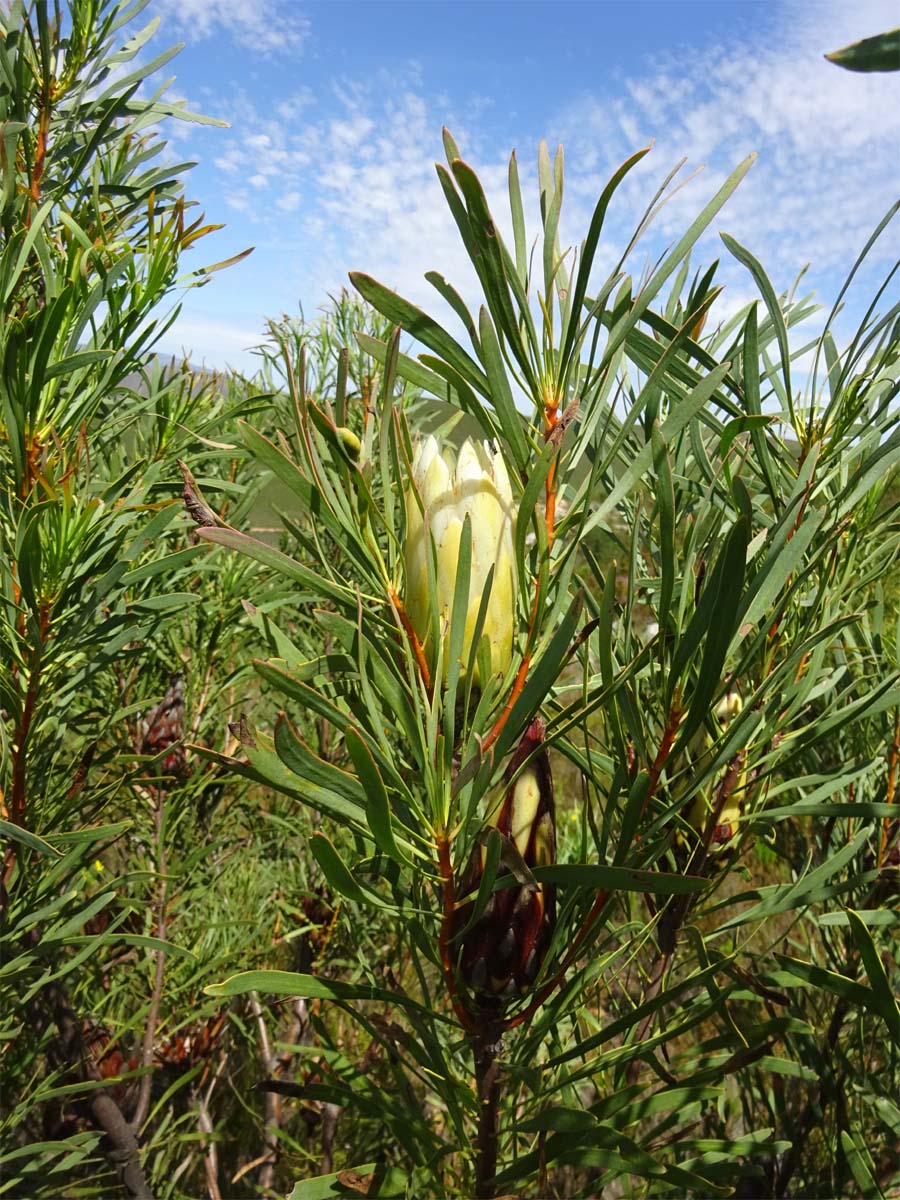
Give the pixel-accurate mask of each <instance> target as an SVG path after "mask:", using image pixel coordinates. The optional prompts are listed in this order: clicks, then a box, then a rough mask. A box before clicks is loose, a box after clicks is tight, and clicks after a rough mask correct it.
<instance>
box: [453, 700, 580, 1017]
mask: <svg viewBox="0 0 900 1200" xmlns="http://www.w3.org/2000/svg"><path fill="white" fill-rule="evenodd" d="M544 735H545V726H544V722H543V720H542V719H541V718H540V717H536V718H535V719H534V720H533V721H532V722H531V725H530V726H529V727H528V729H527V730H526V732H525V735H524V737H523V738H522V740H521V741H520V743H519V745H518V747H517V749H516V751H515V753H514V754H513V756H512V758H511V759H510V762H509V766H508V767H507V769H506V772H505V775H504V780H503V783H504V788H505V791H504V795H503V799H502V801H501V803H500V805H499V807H498V808H496V809H495V810H494V812H493V813H491V815H490V816H489V817H488V820H487V826H488V828H490V827H493V828H495V829H496V830H497V831H498V833H499V834H500V836H501V838H502V847H503V849H502V850H501V861H504V860H505V861H506V863H507V864H509V865H511V866H512V867H513V869H514V872H515V873H516V874H517V875H519V876H520V877H521V875H523V874H524V872H522V871H521V864H524V866H525V867H526V868H527V869H528V871H529V872H530V871H531V870H533V869H534V868H535V867H544V866H549V865H550V864H551V863H553V862H555V860H556V823H555V822H556V813H555V805H554V800H553V777H552V774H551V771H550V759H549V756H548V754H547V751H546V749H545V748H544ZM523 764H524V765H523ZM483 842H484V839H483V838H480V839H479V843H478V844H476V846H475V849H474V851H473V853H472V857H471V859H470V860H469V864H468V866H467V868H466V871H465V874H464V876H463V879H462V884H461V888H460V894H461V895H468V894H474V893H475V892H477V890H478V886H479V884H480V882H481V878H482V874H483V871H484V865H485V849H484V844H483ZM510 860H512V862H511V861H510ZM519 860H520V861H519ZM517 866H518V867H519V870H518V871H516V867H517ZM474 903H475V902H474V900H470V901H469V902H468V903H466V904H464V905H462V906H461V907H460V908H459V910H458V912H457V917H456V927H455V936H456V938H457V939H458V951H457V953H458V960H457V961H458V966H459V974H460V977H461V979H462V981H463V983H464V984H465V985H466V988H467V989H468V991H469V993H470V994H471V996H472V998H473V999H474V1000H475V1003H476V1006H477V1007H479V1008H481V1009H487V1010H489V1011H494V1012H496V1011H498V1010H499V1009H500V1008H501V1007H502V1006H503V1005H504V1003H505V1002H506V1001H508V1000H509V999H511V998H512V997H514V996H516V995H519V994H521V993H523V992H527V991H528V990H529V989H530V988H531V986H532V985H533V983H534V981H535V979H536V978H537V975H538V972H539V971H540V969H541V965H542V964H543V961H544V957H545V955H546V953H547V948H548V946H549V945H550V940H551V938H552V936H553V929H554V926H555V923H556V894H555V889H554V887H553V885H552V884H540V883H534V882H523V883H519V884H517V885H515V886H513V887H507V888H501V889H499V890H498V891H496V892H494V894H493V895H492V896H491V898H490V899H489V900H488V902H487V905H486V906H485V909H484V911H483V912H482V914H481V916H480V917H479V918H478V919H477V920H476V921H475V922H474V923H473V924H471V926H470V927H469V928H467V926H469V924H470V921H471V918H472V914H473V911H474V907H473V906H474Z"/></svg>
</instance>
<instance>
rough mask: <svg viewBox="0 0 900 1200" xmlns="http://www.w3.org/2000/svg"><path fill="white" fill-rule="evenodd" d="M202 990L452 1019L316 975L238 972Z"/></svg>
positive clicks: (393, 995) (403, 998)
mask: <svg viewBox="0 0 900 1200" xmlns="http://www.w3.org/2000/svg"><path fill="white" fill-rule="evenodd" d="M203 990H204V992H205V993H206V994H207V995H208V996H218V997H223V998H224V997H231V996H246V995H247V993H248V992H261V993H262V994H263V995H268V996H302V997H303V998H304V999H307V1000H338V1001H341V1002H342V1003H347V1002H349V1001H354V1000H374V1001H377V1002H378V1003H380V1004H387V1005H392V1004H399V1005H400V1006H401V1007H403V1008H409V1009H412V1010H414V1011H415V1012H417V1013H419V1014H421V1015H422V1016H425V1017H427V1018H428V1019H429V1021H434V1020H438V1021H445V1022H447V1023H448V1024H452V1023H453V1018H452V1017H447V1016H444V1015H442V1014H441V1013H439V1012H435V1011H433V1010H432V1009H430V1008H426V1007H425V1006H424V1005H421V1004H417V1003H416V1002H415V1001H414V1000H411V999H410V998H409V997H408V996H407V995H405V993H403V992H401V991H393V990H387V989H385V988H378V987H372V986H370V985H368V984H364V983H344V982H343V981H341V980H339V979H322V978H321V977H320V976H318V975H302V974H299V973H298V972H296V971H242V972H241V973H240V974H238V975H232V976H231V978H230V979H226V980H225V981H224V982H223V983H211V984H209V985H208V986H207V987H205V988H204V989H203Z"/></svg>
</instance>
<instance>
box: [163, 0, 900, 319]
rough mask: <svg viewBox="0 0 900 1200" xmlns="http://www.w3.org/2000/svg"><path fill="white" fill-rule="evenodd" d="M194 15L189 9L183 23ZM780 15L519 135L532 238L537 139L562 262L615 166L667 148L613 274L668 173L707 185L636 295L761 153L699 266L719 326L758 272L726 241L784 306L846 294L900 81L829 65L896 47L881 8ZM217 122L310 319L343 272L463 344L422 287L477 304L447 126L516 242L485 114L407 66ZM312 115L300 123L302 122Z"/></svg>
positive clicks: (895, 128)
mask: <svg viewBox="0 0 900 1200" xmlns="http://www.w3.org/2000/svg"><path fill="white" fill-rule="evenodd" d="M167 2H168V0H167ZM173 2H174V0H173ZM273 2H274V0H266V5H264V7H267V8H269V9H271V6H272V3H273ZM196 3H199V0H188V5H187V7H188V8H190V6H191V5H192V4H196ZM242 3H243V0H242ZM181 7H182V9H183V8H184V6H183V5H182V6H181ZM213 7H216V5H214V6H213ZM779 11H780V12H781V15H780V17H779V19H778V21H777V22H776V28H775V29H774V30H772V29H770V30H769V31H768V33H767V35H766V38H765V40H763V39H759V40H758V41H750V40H747V39H744V40H735V41H732V42H729V43H728V44H720V43H711V44H710V43H707V44H705V45H703V46H702V47H700V48H697V49H694V50H688V51H686V52H681V51H680V52H679V54H678V56H677V57H676V56H675V55H674V53H672V54H668V55H662V56H657V57H656V58H653V59H648V60H647V61H646V63H645V66H644V69H643V71H642V72H639V73H637V74H635V73H633V74H632V76H631V77H630V78H629V79H625V78H622V79H618V80H615V79H605V80H604V81H603V82H602V83H601V84H600V85H597V86H595V85H594V84H593V83H592V84H591V85H589V86H586V87H585V90H584V91H583V92H582V93H581V94H580V95H579V96H578V97H577V99H574V100H572V101H570V102H569V103H568V104H567V105H566V106H565V107H563V108H560V109H559V110H558V111H556V112H551V113H549V114H547V116H546V119H545V121H544V126H543V128H541V129H533V128H523V129H520V130H518V131H517V132H518V134H519V136H518V138H517V139H516V140H517V141H518V144H519V146H521V147H526V153H525V154H522V155H519V171H520V176H521V180H522V187H523V192H524V194H525V197H526V217H527V220H528V225H529V239H531V238H533V236H534V234H535V232H536V231H537V228H538V226H539V218H538V213H537V203H536V192H537V186H536V176H537V172H536V169H535V165H534V160H535V158H536V154H535V153H534V151H533V150H532V147H534V148H535V149H536V145H537V142H538V140H539V138H540V137H541V136H542V135H544V136H547V137H548V140H550V141H551V151H552V149H553V148H554V147H555V144H556V142H557V141H562V142H564V143H565V146H566V202H565V206H564V213H563V222H562V228H561V237H562V240H563V242H564V244H565V243H567V242H573V243H576V244H577V243H578V242H579V241H580V240H581V238H583V236H584V234H585V231H586V229H587V225H588V222H589V220H590V215H591V212H592V210H593V207H594V204H595V203H596V200H597V197H598V196H599V194H600V192H601V190H602V188H603V187H604V186H605V184H606V182H607V180H608V179H609V177H610V175H611V174H612V172H613V171H614V170H615V168H616V167H617V166H618V165H619V163H620V162H621V161H622V160H623V159H624V158H625V157H626V156H627V155H628V154H630V153H631V152H633V151H634V150H635V149H637V148H638V147H640V146H642V145H646V144H647V143H648V142H649V141H650V140H651V139H652V138H654V137H655V139H656V142H655V145H654V148H653V150H652V152H651V153H650V154H649V155H648V156H647V157H646V158H645V159H644V161H643V162H642V163H641V164H640V166H639V167H637V168H636V169H635V170H634V171H633V172H632V173H631V174H630V175H629V176H628V177H627V179H626V180H625V182H624V184H623V185H622V187H621V188H620V189H619V192H618V193H617V195H616V197H615V199H614V201H613V204H612V206H611V208H610V212H609V215H608V219H607V223H606V226H605V228H604V235H603V239H602V241H601V245H600V249H599V252H598V256H597V263H598V269H602V270H603V271H604V272H605V271H608V270H609V269H610V268H611V267H612V266H613V265H614V263H615V262H616V261H617V258H618V255H619V253H621V249H622V248H623V247H624V245H625V244H626V243H627V241H628V238H629V237H630V235H631V232H632V231H633V229H634V227H635V225H636V224H637V222H638V221H639V219H640V217H641V215H642V213H643V211H644V209H645V207H646V205H647V203H648V202H649V201H650V199H651V198H652V196H653V193H654V191H655V190H656V187H657V186H658V184H659V183H660V182H661V180H662V179H663V178H664V177H665V175H666V174H668V172H669V171H670V170H671V168H672V167H673V166H674V165H675V163H676V162H677V161H678V160H679V159H680V158H682V157H687V159H688V164H687V168H686V172H692V171H694V170H696V169H697V168H699V167H701V166H703V167H704V169H703V170H702V171H701V173H700V175H699V178H697V179H696V180H694V181H693V182H691V183H690V184H689V185H688V186H687V187H685V188H684V189H683V190H681V191H678V192H676V193H675V194H674V195H673V196H672V197H671V199H670V200H669V202H668V203H667V204H666V205H665V206H664V207H663V208H662V209H661V211H660V212H659V215H658V218H657V220H656V221H655V223H654V226H653V231H652V233H651V234H650V235H649V236H647V237H646V238H645V239H643V240H642V242H641V243H640V244H639V246H638V249H637V251H636V252H635V254H634V255H633V257H632V259H631V261H630V263H629V267H630V269H631V270H632V272H633V273H634V274H635V276H638V277H639V276H640V274H641V272H642V270H643V269H644V267H645V266H646V264H647V262H648V261H655V260H656V258H657V257H658V256H659V254H660V253H661V252H662V250H663V249H664V248H665V247H666V245H670V244H672V243H673V242H674V241H675V240H676V239H677V237H679V236H680V235H681V234H682V233H683V232H684V230H685V229H686V228H687V227H688V226H689V225H690V223H691V221H692V220H693V219H694V218H695V217H696V215H697V214H698V212H699V211H700V209H701V208H702V207H703V205H704V204H705V203H706V201H707V200H708V199H709V198H710V197H711V196H712V195H713V193H714V192H715V191H716V189H717V188H718V187H720V186H721V185H722V184H723V183H724V181H725V179H726V178H727V176H728V174H729V173H730V172H731V170H733V168H734V167H735V166H736V165H737V164H738V162H740V161H741V160H742V159H744V158H745V157H746V155H748V154H749V153H750V152H751V151H758V152H759V158H758V160H757V162H756V164H755V165H754V167H753V168H752V169H751V170H750V172H749V174H748V175H747V177H746V178H745V180H744V181H743V183H742V184H741V186H740V187H739V188H738V190H737V192H736V193H735V194H734V195H733V196H732V198H731V199H730V201H729V202H728V204H727V205H726V207H725V209H724V210H723V212H722V213H721V214H720V215H719V216H718V217H717V218H716V219H715V221H714V222H713V225H712V228H711V230H710V231H709V233H708V234H707V235H706V236H705V237H704V239H703V240H702V241H701V243H700V245H699V246H698V251H697V258H698V261H703V262H707V263H708V262H709V261H711V260H712V259H713V258H720V259H721V261H722V266H721V272H720V273H721V280H722V281H723V282H725V283H726V285H727V287H728V291H727V292H726V298H725V299H723V302H722V309H721V311H720V312H719V313H718V316H719V318H720V319H726V318H727V315H729V314H730V313H731V312H734V311H736V310H737V309H738V308H739V307H740V306H741V305H742V304H743V303H746V301H747V300H748V299H749V298H750V297H751V295H752V294H753V285H752V281H751V280H750V279H749V276H748V274H747V272H746V271H745V270H744V269H743V268H742V267H740V266H739V265H738V264H737V263H736V262H735V261H734V260H733V259H732V258H731V256H730V255H729V254H728V253H727V251H726V249H725V247H724V246H723V245H722V243H721V241H720V240H719V238H718V236H717V233H718V230H720V229H724V230H726V231H728V232H730V233H732V234H733V235H734V236H736V237H737V238H738V240H739V241H741V242H742V243H744V244H745V245H747V246H748V247H749V248H750V249H751V250H752V251H753V252H754V253H755V254H756V255H757V256H758V257H759V258H760V259H761V260H762V261H763V263H764V264H765V266H766V268H767V270H768V271H769V273H770V274H771V276H772V278H773V281H774V283H775V285H776V288H777V289H779V290H781V289H785V288H787V287H789V286H790V285H791V283H792V282H793V280H794V279H795V277H796V275H797V273H798V272H799V270H800V269H801V268H802V267H803V266H804V264H805V263H807V262H812V264H813V271H812V272H811V276H810V282H811V284H812V286H819V287H825V288H826V289H827V290H828V291H829V292H830V293H831V294H833V290H834V279H835V277H836V275H837V273H838V272H840V273H844V272H845V271H846V270H847V269H849V267H850V266H851V265H852V263H853V260H854V258H855V256H856V254H857V252H858V251H859V249H860V248H861V247H862V245H863V243H864V242H865V240H866V238H867V236H868V234H869V233H870V232H871V230H872V229H873V228H874V226H875V224H876V223H877V221H878V220H879V219H880V217H881V216H882V215H883V213H884V212H885V210H886V209H887V208H888V206H889V204H890V203H891V202H892V201H893V199H894V198H895V197H896V194H897V190H898V188H897V182H898V171H897V149H898V146H900V75H894V76H890V75H872V76H866V75H860V74H853V73H850V72H846V71H842V70H841V69H839V68H837V67H835V66H833V65H832V64H829V63H827V62H825V61H824V60H823V59H822V57H821V55H822V53H823V52H824V51H826V50H831V49H835V48H837V47H839V46H841V45H844V44H846V43H847V42H849V41H852V40H854V39H856V38H858V37H860V36H864V35H865V34H866V33H870V32H875V31H877V30H879V29H881V28H886V27H887V25H888V24H890V19H889V18H888V17H887V15H886V14H887V12H888V9H887V7H886V6H885V5H877V4H876V5H868V6H865V5H863V6H859V5H855V6H854V10H853V12H852V13H850V12H849V6H844V5H834V6H828V5H817V6H816V8H815V11H814V13H813V12H812V10H811V9H807V8H805V7H802V6H800V5H796V4H793V5H788V6H786V7H785V8H783V9H782V10H779ZM222 104H223V107H224V111H223V112H222V115H225V116H228V117H229V119H230V120H231V121H232V124H233V131H232V132H230V133H228V134H224V135H217V139H218V140H219V141H220V142H221V138H222V137H225V138H228V139H230V144H229V145H228V147H227V149H226V150H225V151H224V153H221V154H220V155H219V157H218V158H217V159H216V160H215V163H216V166H217V167H218V169H219V170H220V171H222V173H223V177H222V183H223V187H224V188H225V189H226V194H227V196H228V201H227V202H228V203H229V204H231V205H232V206H233V207H240V208H243V209H245V210H247V211H248V212H249V210H250V209H251V208H252V219H253V220H254V221H255V222H258V223H259V225H260V228H261V231H262V237H261V238H260V239H259V242H260V245H261V246H264V245H265V244H266V241H267V239H268V247H269V249H270V250H275V251H277V253H278V255H279V261H280V263H281V270H282V272H283V274H284V276H285V277H289V278H290V279H291V280H292V285H293V286H295V287H296V289H297V291H298V292H299V294H300V295H301V297H302V298H303V299H304V302H305V303H306V305H307V308H308V309H309V310H312V309H314V308H315V306H316V305H317V304H318V303H319V302H320V301H321V300H322V299H323V298H324V297H325V295H326V294H327V293H329V292H333V291H334V290H335V289H336V288H338V287H340V286H341V284H342V283H343V282H344V281H345V280H346V272H347V271H348V270H349V269H360V270H363V271H366V272H367V273H370V274H372V275H374V276H375V277H376V278H378V279H380V280H382V281H383V282H384V283H385V284H387V285H388V286H390V287H394V288H396V289H397V290H398V291H399V292H400V293H401V294H403V295H405V296H406V297H408V298H409V299H411V300H412V301H413V302H414V303H417V304H420V305H423V306H424V307H426V308H427V309H428V310H429V311H430V312H433V313H435V315H438V316H440V317H441V318H442V319H448V321H449V323H450V324H452V325H454V327H455V328H456V329H457V330H458V328H459V327H458V325H457V324H456V322H455V320H454V319H453V318H452V317H451V316H450V314H449V310H448V309H447V307H446V306H445V305H444V304H443V302H442V301H441V300H440V298H439V296H438V294H437V292H436V291H434V289H433V288H432V287H431V286H430V285H429V284H428V283H427V281H425V280H424V279H423V275H424V272H425V271H427V270H429V269H438V270H440V271H441V273H442V274H444V275H445V276H446V277H447V279H448V280H450V281H451V282H452V283H453V284H454V285H455V286H456V287H457V288H458V289H459V290H460V292H461V293H462V294H463V295H464V296H465V297H466V298H467V299H468V300H470V301H471V302H474V303H476V304H477V303H478V289H477V281H476V278H475V274H474V271H473V269H472V266H471V264H470V263H469V261H468V259H467V257H466V255H465V252H464V249H463V247H462V245H461V242H460V238H459V233H458V231H457V229H456V226H455V224H454V221H453V219H452V216H451V214H450V212H449V210H448V208H447V205H446V203H445V201H444V199H443V197H442V195H441V189H440V185H439V183H438V181H437V179H436V177H435V172H434V160H435V158H439V159H440V160H441V161H444V159H443V152H442V147H441V143H440V127H441V125H442V124H443V123H444V122H446V123H447V124H448V125H449V126H450V128H451V129H453V131H454V133H455V135H456V137H457V140H458V142H459V144H460V146H461V149H462V152H463V155H464V156H465V158H466V159H467V161H469V162H471V163H472V165H473V166H474V167H475V169H476V170H477V171H478V173H479V176H480V178H481V180H482V183H483V185H484V187H485V190H486V192H487V195H488V199H489V202H490V204H491V206H492V209H493V211H494V214H495V218H496V219H497V221H498V225H499V227H500V229H501V232H502V233H503V236H504V237H505V238H506V237H509V236H510V222H509V218H508V216H507V215H506V213H507V209H508V204H507V183H506V172H507V156H508V150H509V145H504V146H499V145H496V144H495V143H494V142H493V141H492V140H491V139H490V138H489V137H488V134H487V132H486V130H485V126H484V124H483V120H482V116H483V112H484V107H485V105H484V97H483V96H478V95H474V96H473V97H471V99H470V100H469V101H466V102H465V103H464V106H463V107H462V109H461V110H459V109H458V110H457V111H453V109H452V108H450V107H449V105H448V102H447V100H446V97H440V98H439V97H437V96H436V95H435V94H434V93H433V92H430V91H429V90H428V89H427V88H426V86H425V84H424V83H423V80H422V72H421V70H420V69H419V68H418V67H417V66H416V65H415V64H410V66H409V69H408V71H407V72H406V73H405V74H404V73H403V72H398V71H397V70H396V69H395V70H394V71H392V73H391V74H390V75H388V74H387V73H385V72H377V71H376V72H373V73H371V74H370V75H368V76H367V77H366V78H365V80H359V79H354V80H346V79H341V78H339V77H338V78H335V80H334V81H333V86H332V89H331V92H330V94H329V93H325V94H317V95H316V96H313V95H312V94H311V93H309V92H301V93H297V94H296V95H294V96H291V97H289V98H288V99H287V100H285V101H284V102H282V103H281V104H279V105H276V106H274V107H273V106H272V105H268V106H267V107H266V108H265V109H263V108H262V106H261V105H260V106H257V104H256V103H255V102H254V101H253V100H252V99H251V98H250V97H248V95H247V94H246V93H243V92H240V91H237V92H235V93H232V94H230V95H229V96H228V97H227V98H226V99H223V101H222ZM301 111H302V120H293V119H291V118H294V117H296V116H298V115H299V114H300V113H301ZM247 129H252V130H253V133H252V134H250V135H249V136H247V135H245V134H243V135H242V134H240V133H239V132H237V131H239V130H247ZM510 142H512V139H510ZM238 173H240V175H241V177H242V178H243V179H244V180H246V181H247V183H248V184H249V185H251V186H253V187H263V186H269V187H271V188H272V189H273V193H277V198H275V199H274V200H273V203H272V205H271V206H270V207H266V208H262V209H260V207H259V206H258V205H256V204H255V203H254V204H253V205H251V204H250V202H249V201H248V199H247V196H246V194H245V193H242V192H240V191H236V190H235V189H234V188H233V186H231V185H232V183H233V177H234V176H235V175H237V174H238ZM684 173H685V172H683V174H684ZM225 176H231V177H232V178H228V179H226V178H225ZM276 176H277V186H276ZM679 178H680V177H679ZM301 197H302V206H301ZM293 214H295V215H293ZM896 243H897V239H896V235H894V238H893V246H892V245H891V243H890V241H889V239H888V238H884V239H883V240H882V244H880V245H879V246H878V247H877V248H876V251H875V253H874V255H873V262H874V263H875V264H876V265H877V264H878V263H879V262H880V263H881V264H883V263H884V262H885V261H887V259H888V257H896V253H894V254H893V255H890V254H889V252H890V251H891V250H894V251H895V250H896ZM293 281H295V282H293ZM826 298H827V299H830V295H829V296H826Z"/></svg>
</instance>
